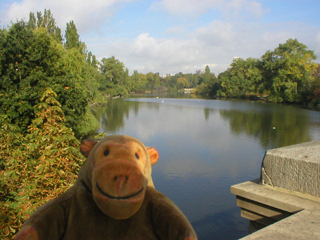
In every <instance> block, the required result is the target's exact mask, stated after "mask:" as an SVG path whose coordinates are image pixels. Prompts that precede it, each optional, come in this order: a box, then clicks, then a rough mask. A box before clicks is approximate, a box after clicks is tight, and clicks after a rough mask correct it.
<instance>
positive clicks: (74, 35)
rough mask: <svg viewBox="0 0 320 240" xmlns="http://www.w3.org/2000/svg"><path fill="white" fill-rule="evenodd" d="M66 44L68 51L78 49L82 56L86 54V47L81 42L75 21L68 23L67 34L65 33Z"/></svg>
mask: <svg viewBox="0 0 320 240" xmlns="http://www.w3.org/2000/svg"><path fill="white" fill-rule="evenodd" d="M65 40H66V42H65V44H64V47H65V48H66V49H71V48H76V49H78V50H79V51H80V52H81V53H82V54H84V55H85V54H86V50H87V49H86V45H85V44H84V43H83V42H81V41H80V36H79V34H78V30H77V27H76V24H75V23H74V21H70V22H69V23H67V27H66V32H65Z"/></svg>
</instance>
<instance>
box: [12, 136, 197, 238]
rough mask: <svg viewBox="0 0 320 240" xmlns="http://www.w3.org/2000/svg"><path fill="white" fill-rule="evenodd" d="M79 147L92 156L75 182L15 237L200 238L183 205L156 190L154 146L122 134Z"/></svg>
mask: <svg viewBox="0 0 320 240" xmlns="http://www.w3.org/2000/svg"><path fill="white" fill-rule="evenodd" d="M80 149H81V152H82V153H83V155H85V156H86V157H87V161H86V162H85V163H84V165H83V166H82V168H81V171H80V173H79V177H78V179H77V182H76V183H75V185H74V186H73V187H71V188H70V189H69V190H68V191H67V192H65V193H64V194H62V195H61V196H59V197H58V198H55V199H53V200H51V201H49V202H48V203H46V204H45V205H43V206H42V207H40V208H39V209H38V210H37V211H36V212H35V213H34V214H33V215H31V217H30V218H29V219H28V220H27V221H26V222H25V224H24V225H23V226H22V228H21V229H20V231H19V232H18V234H17V236H16V238H15V239H16V240H22V239H23V240H43V239H70V240H74V239H77V240H78V239H86V240H87V239H93V240H99V239H112V240H118V239H119V240H120V239H130V240H136V239H137V240H139V239H141V240H152V239H166V240H167V239H174V240H177V239H178V240H179V239H182V240H196V239H197V237H196V234H195V232H194V230H193V228H192V226H191V224H190V222H189V221H188V219H187V218H186V217H185V216H184V214H183V213H182V212H181V211H180V209H179V208H178V207H177V206H176V205H175V204H174V203H173V202H172V201H171V200H170V199H168V198H167V197H166V196H164V195H163V194H161V193H160V192H158V191H156V190H155V189H154V186H153V182H152V178H151V165H153V164H155V163H156V162H157V161H158V158H159V155H158V151H157V150H156V149H155V148H152V147H148V148H146V147H145V146H144V145H143V144H142V143H141V142H140V141H139V140H137V139H135V138H133V137H129V136H125V135H117V136H108V137H105V138H103V139H102V140H100V142H98V143H97V142H95V141H93V140H84V141H83V142H82V144H81V146H80Z"/></svg>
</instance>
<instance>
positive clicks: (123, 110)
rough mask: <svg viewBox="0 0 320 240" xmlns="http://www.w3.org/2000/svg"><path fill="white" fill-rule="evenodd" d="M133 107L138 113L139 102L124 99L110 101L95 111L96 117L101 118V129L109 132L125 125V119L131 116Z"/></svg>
mask: <svg viewBox="0 0 320 240" xmlns="http://www.w3.org/2000/svg"><path fill="white" fill-rule="evenodd" d="M131 109H132V110H133V111H134V113H135V115H137V114H138V111H139V102H133V101H132V102H131V101H125V100H123V99H116V100H110V101H108V102H107V103H106V104H105V105H104V106H102V107H100V108H99V109H97V111H96V112H95V115H96V117H97V118H98V119H99V120H100V125H101V126H100V130H101V131H102V132H106V133H107V134H109V133H114V132H116V131H117V130H118V129H121V128H122V127H124V121H125V119H128V118H129V112H130V110H131Z"/></svg>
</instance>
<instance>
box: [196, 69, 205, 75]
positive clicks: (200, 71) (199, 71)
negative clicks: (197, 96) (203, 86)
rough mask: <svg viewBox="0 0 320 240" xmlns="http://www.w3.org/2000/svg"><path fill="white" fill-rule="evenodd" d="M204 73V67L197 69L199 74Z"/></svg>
mask: <svg viewBox="0 0 320 240" xmlns="http://www.w3.org/2000/svg"><path fill="white" fill-rule="evenodd" d="M202 73H204V70H203V69H201V70H197V71H196V74H199V75H200V74H202Z"/></svg>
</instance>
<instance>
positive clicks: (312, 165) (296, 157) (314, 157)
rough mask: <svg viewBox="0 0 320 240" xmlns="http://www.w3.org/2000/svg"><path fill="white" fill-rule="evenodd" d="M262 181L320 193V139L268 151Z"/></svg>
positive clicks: (294, 189)
mask: <svg viewBox="0 0 320 240" xmlns="http://www.w3.org/2000/svg"><path fill="white" fill-rule="evenodd" d="M261 182H262V184H267V185H270V186H273V187H280V188H284V189H288V190H292V191H297V192H302V193H307V194H310V195H312V196H316V197H320V140H318V141H313V142H307V143H302V144H297V145H292V146H288V147H282V148H277V149H272V150H269V151H267V153H266V155H265V157H264V159H263V162H262V167H261Z"/></svg>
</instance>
